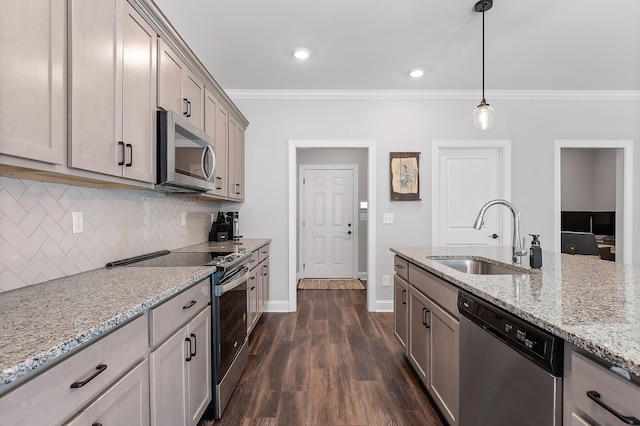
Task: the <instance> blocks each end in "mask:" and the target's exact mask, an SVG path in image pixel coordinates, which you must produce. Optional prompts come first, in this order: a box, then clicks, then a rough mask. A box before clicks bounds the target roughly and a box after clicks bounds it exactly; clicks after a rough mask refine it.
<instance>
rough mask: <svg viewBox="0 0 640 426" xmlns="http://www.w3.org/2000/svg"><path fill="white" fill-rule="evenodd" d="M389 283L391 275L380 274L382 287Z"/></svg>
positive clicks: (387, 285)
mask: <svg viewBox="0 0 640 426" xmlns="http://www.w3.org/2000/svg"><path fill="white" fill-rule="evenodd" d="M390 285H391V277H390V276H389V275H383V276H382V287H389V286H390Z"/></svg>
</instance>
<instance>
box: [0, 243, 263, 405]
mask: <svg viewBox="0 0 640 426" xmlns="http://www.w3.org/2000/svg"><path fill="white" fill-rule="evenodd" d="M270 241H271V240H269V239H246V240H245V239H243V240H241V244H240V245H238V244H235V245H233V244H234V243H233V242H224V243H215V242H211V243H202V244H196V245H193V246H189V247H185V248H183V249H179V250H174V251H193V252H202V251H235V247H242V248H245V249H246V250H247V251H248V252H250V251H253V250H256V249H258V248H260V247H262V246H264V245H265V244H267V243H269V242H270ZM230 247H231V248H230ZM214 271H215V267H213V266H197V267H164V268H149V267H146V268H145V267H136V268H128V267H117V268H113V269H105V268H100V269H96V270H93V271H89V272H84V273H81V274H77V275H72V276H69V277H65V278H60V279H56V280H52V281H48V282H45V283H41V284H36V285H32V286H28V287H23V288H19V289H16V290H12V291H8V292H5V293H0V312H2V320H1V321H0V394H2V393H4V392H6V391H8V390H10V389H12V388H13V387H14V386H15V385H17V384H19V383H21V382H23V381H24V380H25V379H27V378H28V377H30V376H31V375H32V374H34V373H36V372H38V371H41V370H42V369H43V368H45V367H47V366H49V365H53V364H54V363H56V362H57V361H58V360H61V359H63V358H64V356H65V355H67V354H69V353H71V352H73V351H76V350H77V349H78V348H79V347H80V346H81V345H83V344H86V343H90V342H92V341H94V340H96V339H97V338H99V337H100V336H102V335H104V334H106V333H108V332H110V331H112V330H113V329H115V328H117V327H119V326H121V325H122V324H124V323H126V322H128V321H130V320H132V319H134V318H136V317H138V316H139V315H142V314H144V313H146V312H147V311H148V310H149V309H150V308H152V307H154V306H157V305H159V304H161V303H162V302H164V301H165V300H167V299H169V298H171V297H172V296H174V295H176V294H178V293H180V292H181V291H183V290H185V289H187V288H189V287H191V286H192V285H193V284H195V283H197V282H199V281H201V280H203V279H205V278H207V277H208V276H209V275H211V274H212V273H213V272H214Z"/></svg>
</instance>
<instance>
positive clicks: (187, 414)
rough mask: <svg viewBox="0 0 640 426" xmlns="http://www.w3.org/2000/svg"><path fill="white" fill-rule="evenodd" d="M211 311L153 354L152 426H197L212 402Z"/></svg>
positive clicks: (197, 317) (151, 377)
mask: <svg viewBox="0 0 640 426" xmlns="http://www.w3.org/2000/svg"><path fill="white" fill-rule="evenodd" d="M210 347H211V307H207V308H206V309H204V310H203V311H201V312H200V313H199V314H198V315H197V316H196V317H195V318H194V319H193V320H191V321H190V322H189V323H187V324H186V325H184V326H183V327H182V328H180V329H179V330H178V331H177V332H176V333H175V334H173V335H172V336H171V337H170V338H169V339H168V340H167V341H166V342H164V343H163V344H161V345H160V346H159V347H158V348H157V349H155V350H154V351H153V352H151V353H150V354H149V371H150V401H151V402H150V406H151V407H150V408H151V424H152V425H167V426H178V425H197V424H198V420H199V419H200V417H201V416H202V414H203V413H204V411H205V409H206V408H207V405H208V404H209V402H210V401H211V396H212V395H211V392H212V389H211V351H210V350H209V348H210Z"/></svg>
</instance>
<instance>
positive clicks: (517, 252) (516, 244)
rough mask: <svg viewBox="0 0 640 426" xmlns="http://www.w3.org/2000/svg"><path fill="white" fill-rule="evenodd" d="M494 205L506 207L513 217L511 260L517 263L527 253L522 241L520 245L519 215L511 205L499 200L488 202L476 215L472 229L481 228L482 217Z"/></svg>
mask: <svg viewBox="0 0 640 426" xmlns="http://www.w3.org/2000/svg"><path fill="white" fill-rule="evenodd" d="M496 204H501V205H503V206H505V207H507V208H508V209H509V210H510V211H511V214H512V215H513V258H512V260H513V262H514V263H519V262H520V260H521V259H520V257H521V256H524V255H526V254H527V253H528V251H527V250H526V249H525V247H524V241H523V242H522V243H520V213H519V212H518V209H516V207H515V206H514V205H513V204H511V203H510V202H508V201H507V200H501V199H496V200H491V201H488V202H487V203H485V204H484V205H483V206H482V207H481V208H480V212H479V213H478V217H476V221H475V223H474V224H473V228H474V229H477V230H480V228H481V227H482V223H483V222H484V215H485V213H486V212H487V209H488V208H489V207H491V206H493V205H496ZM521 244H522V245H521Z"/></svg>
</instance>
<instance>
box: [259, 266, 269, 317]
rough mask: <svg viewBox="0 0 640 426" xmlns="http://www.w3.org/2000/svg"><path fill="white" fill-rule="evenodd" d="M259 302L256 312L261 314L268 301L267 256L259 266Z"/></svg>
mask: <svg viewBox="0 0 640 426" xmlns="http://www.w3.org/2000/svg"><path fill="white" fill-rule="evenodd" d="M259 298H260V303H259V306H258V312H259V313H260V314H262V313H263V312H264V310H265V308H266V306H267V303H268V302H269V258H267V259H266V260H264V261H263V263H262V264H261V266H260V294H259Z"/></svg>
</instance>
